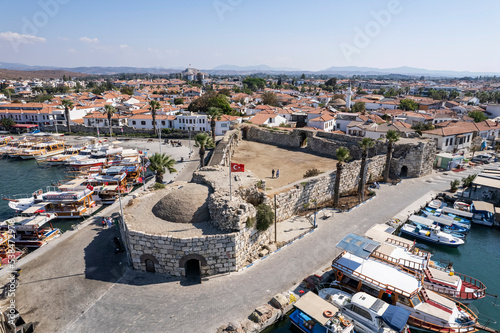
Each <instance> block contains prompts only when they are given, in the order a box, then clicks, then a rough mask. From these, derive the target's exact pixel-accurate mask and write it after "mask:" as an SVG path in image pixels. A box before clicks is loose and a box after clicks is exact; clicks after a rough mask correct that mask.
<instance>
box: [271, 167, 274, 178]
mask: <svg viewBox="0 0 500 333" xmlns="http://www.w3.org/2000/svg"><path fill="white" fill-rule="evenodd" d="M271 175H272V176H271V178H274V169H273V171H271Z"/></svg>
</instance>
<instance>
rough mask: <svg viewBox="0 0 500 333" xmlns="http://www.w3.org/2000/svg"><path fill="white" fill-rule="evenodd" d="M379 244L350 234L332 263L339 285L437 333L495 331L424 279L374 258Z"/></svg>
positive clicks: (341, 244)
mask: <svg viewBox="0 0 500 333" xmlns="http://www.w3.org/2000/svg"><path fill="white" fill-rule="evenodd" d="M378 245H379V243H378V242H375V241H371V240H367V239H364V238H363V237H361V236H357V235H354V234H349V235H347V236H346V237H344V239H342V240H341V241H340V242H339V243H338V244H337V247H338V248H340V249H341V250H344V251H343V252H342V253H341V254H339V255H338V256H337V257H336V258H335V259H334V260H333V261H332V270H333V274H334V275H335V277H336V280H337V281H338V284H339V285H340V286H342V287H343V288H345V289H346V290H348V291H351V292H353V293H354V292H366V293H368V294H370V295H372V296H374V297H376V298H379V299H381V300H384V301H387V302H390V304H392V305H397V306H400V307H402V308H404V309H407V310H408V311H410V316H409V318H408V325H410V326H412V327H416V328H420V329H424V330H430V331H433V332H447V333H465V332H476V331H478V330H488V331H489V332H494V330H492V329H489V328H487V327H484V326H482V325H480V324H479V323H478V320H477V315H476V314H474V313H473V312H472V311H471V310H470V309H468V308H467V307H466V306H465V305H463V304H461V303H459V302H456V301H453V300H451V299H450V298H448V297H446V296H442V295H440V294H438V293H436V292H433V291H431V290H427V289H426V288H425V287H424V285H423V283H422V277H421V276H418V275H414V273H412V272H410V271H409V270H407V269H406V268H404V267H402V266H400V265H394V264H392V263H387V262H384V261H381V260H379V259H375V258H371V257H370V253H371V252H372V250H373V249H374V248H376V247H377V246H378Z"/></svg>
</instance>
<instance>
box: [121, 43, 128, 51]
mask: <svg viewBox="0 0 500 333" xmlns="http://www.w3.org/2000/svg"><path fill="white" fill-rule="evenodd" d="M126 48H128V45H127V44H122V45H120V49H122V50H123V49H126Z"/></svg>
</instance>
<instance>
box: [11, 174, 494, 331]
mask: <svg viewBox="0 0 500 333" xmlns="http://www.w3.org/2000/svg"><path fill="white" fill-rule="evenodd" d="M493 166H497V165H489V167H493ZM480 169H482V168H475V169H474V170H467V171H464V172H460V173H454V172H449V173H447V174H443V173H439V174H437V173H434V174H432V175H430V176H427V177H423V178H419V179H407V180H404V181H403V182H402V183H401V184H399V185H397V186H391V185H382V187H381V189H380V190H378V191H377V197H376V198H375V199H373V200H370V201H369V202H367V203H366V204H364V205H362V206H360V207H358V208H357V209H355V210H353V211H351V212H349V213H339V214H335V215H334V216H333V217H332V218H330V219H328V220H326V221H320V223H319V227H318V229H317V230H316V231H315V232H313V233H312V234H310V235H308V236H306V237H304V238H303V239H302V240H300V241H297V242H295V243H293V244H292V245H290V246H287V247H285V248H283V249H282V250H281V251H279V252H277V253H275V254H273V255H271V256H270V257H269V258H267V259H266V260H263V261H259V262H257V263H256V264H255V265H253V266H252V267H251V268H249V269H245V270H243V271H241V272H236V273H231V274H228V275H222V276H217V277H211V278H208V279H206V280H205V281H204V282H203V284H201V285H191V286H183V283H182V282H183V281H182V280H175V279H171V280H167V279H166V278H165V276H162V275H154V274H149V273H143V272H137V271H133V270H130V269H129V268H127V269H126V270H125V273H124V274H121V273H122V272H123V271H124V269H123V267H124V264H123V263H122V262H123V260H124V258H123V256H120V255H119V256H115V255H114V254H113V247H112V246H111V245H110V242H111V239H112V237H114V233H115V230H104V231H103V230H100V229H99V228H97V227H95V226H89V227H86V228H84V229H83V230H81V231H79V232H78V233H76V234H74V236H72V237H71V238H68V239H66V240H64V242H60V243H59V244H58V245H57V247H53V248H52V249H50V251H46V252H45V253H43V254H41V255H39V256H38V258H37V259H36V260H32V261H31V262H29V263H27V264H26V265H25V267H24V272H25V273H24V274H23V276H22V279H21V281H22V284H21V287H20V289H21V290H20V292H19V294H18V295H16V302H17V304H19V305H20V310H21V313H23V314H24V316H25V317H26V319H28V320H30V321H37V322H39V323H40V324H39V326H38V329H37V331H38V332H54V331H60V332H102V331H106V332H214V331H215V330H216V328H217V327H219V326H220V325H222V324H224V323H227V322H228V321H233V320H241V319H244V318H246V316H248V315H249V314H250V313H251V312H252V311H253V309H255V307H257V306H259V305H262V304H265V303H266V302H267V301H269V299H270V298H271V297H272V296H273V295H274V294H276V293H278V292H283V291H286V290H290V289H292V288H293V287H294V286H295V285H296V284H297V283H299V282H300V280H301V279H302V278H303V277H305V276H307V275H309V274H311V273H312V272H316V271H318V270H319V269H321V268H324V267H327V266H328V265H329V264H330V262H331V260H332V259H333V258H334V257H335V256H336V255H337V254H338V253H339V251H338V250H337V249H336V248H335V244H336V243H337V242H338V241H339V240H340V239H341V238H342V237H343V236H344V235H345V234H347V233H349V232H354V233H358V234H363V233H364V232H365V231H366V230H367V229H368V228H369V227H371V226H372V225H373V224H375V223H382V222H385V221H387V220H388V219H390V218H391V217H393V216H394V215H396V214H397V213H399V212H400V211H401V210H402V209H404V208H405V207H407V206H408V205H409V204H411V203H412V202H413V201H414V200H416V199H418V198H419V197H421V196H422V195H424V194H426V193H427V192H429V191H430V190H438V191H442V190H445V189H448V188H449V182H450V180H451V179H455V178H462V177H465V176H466V175H468V174H470V173H477V172H478V171H479V170H480ZM186 170H187V169H186Z"/></svg>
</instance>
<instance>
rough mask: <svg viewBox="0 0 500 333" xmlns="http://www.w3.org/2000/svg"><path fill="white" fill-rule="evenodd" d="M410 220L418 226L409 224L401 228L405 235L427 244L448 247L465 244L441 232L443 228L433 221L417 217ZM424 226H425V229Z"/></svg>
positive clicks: (411, 217) (413, 216)
mask: <svg viewBox="0 0 500 333" xmlns="http://www.w3.org/2000/svg"><path fill="white" fill-rule="evenodd" d="M408 220H409V221H411V222H413V221H415V222H416V223H418V224H413V223H411V224H410V223H407V224H405V225H403V226H402V227H401V234H403V235H406V236H408V237H410V238H416V239H418V240H421V241H424V242H427V243H433V244H438V245H445V246H448V247H459V246H460V245H462V244H464V240H463V239H460V238H458V237H454V236H453V235H451V234H448V233H446V232H443V231H441V228H440V227H439V226H437V225H435V224H434V223H433V222H434V221H432V220H429V219H426V218H424V217H422V216H417V215H412V216H410V217H409V219H408ZM422 225H425V227H423V226H422Z"/></svg>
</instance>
